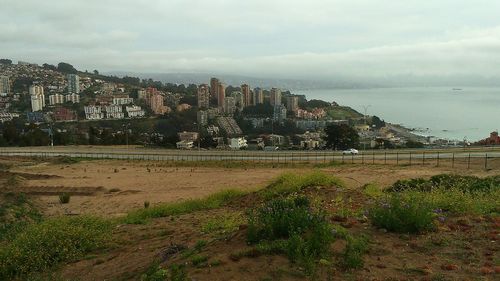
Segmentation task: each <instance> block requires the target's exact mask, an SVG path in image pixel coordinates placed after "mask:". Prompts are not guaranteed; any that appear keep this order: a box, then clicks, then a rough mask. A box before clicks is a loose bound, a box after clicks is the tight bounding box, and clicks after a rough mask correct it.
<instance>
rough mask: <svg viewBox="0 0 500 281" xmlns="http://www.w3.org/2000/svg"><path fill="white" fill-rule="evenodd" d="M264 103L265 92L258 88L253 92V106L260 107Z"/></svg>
mask: <svg viewBox="0 0 500 281" xmlns="http://www.w3.org/2000/svg"><path fill="white" fill-rule="evenodd" d="M263 103H264V90H262V89H260V88H258V89H255V91H254V92H253V99H252V104H253V105H258V104H263Z"/></svg>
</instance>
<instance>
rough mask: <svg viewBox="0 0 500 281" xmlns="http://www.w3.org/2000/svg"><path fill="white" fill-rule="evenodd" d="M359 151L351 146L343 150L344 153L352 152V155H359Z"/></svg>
mask: <svg viewBox="0 0 500 281" xmlns="http://www.w3.org/2000/svg"><path fill="white" fill-rule="evenodd" d="M358 153H359V151H358V150H357V149H354V148H349V149H347V150H344V151H342V154H351V155H358Z"/></svg>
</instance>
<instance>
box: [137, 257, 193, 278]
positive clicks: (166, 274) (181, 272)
mask: <svg viewBox="0 0 500 281" xmlns="http://www.w3.org/2000/svg"><path fill="white" fill-rule="evenodd" d="M140 280H141V281H166V280H169V281H187V280H188V279H187V274H186V269H185V266H184V265H177V264H172V265H171V266H170V268H169V269H168V270H167V269H164V268H163V267H162V266H161V265H160V263H159V262H157V261H156V262H154V263H153V264H152V265H151V266H150V267H149V268H148V270H147V271H146V272H144V274H142V275H141V279H140Z"/></svg>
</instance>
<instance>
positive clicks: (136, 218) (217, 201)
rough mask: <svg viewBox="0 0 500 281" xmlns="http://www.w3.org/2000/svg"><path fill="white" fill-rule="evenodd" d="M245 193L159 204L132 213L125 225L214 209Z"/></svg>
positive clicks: (129, 214)
mask: <svg viewBox="0 0 500 281" xmlns="http://www.w3.org/2000/svg"><path fill="white" fill-rule="evenodd" d="M245 194H246V193H244V192H242V191H239V190H225V191H221V192H218V193H214V194H212V195H210V196H208V197H206V198H203V199H191V200H186V201H183V202H178V203H167V204H160V205H156V206H154V207H150V208H147V209H146V208H144V209H139V210H135V211H132V212H130V213H128V214H127V216H126V217H125V218H124V222H125V223H129V224H143V223H146V222H147V220H148V219H151V218H160V217H167V216H172V215H182V214H187V213H191V212H195V211H202V210H209V209H215V208H218V207H221V206H223V205H224V204H226V203H227V202H229V201H231V200H233V199H234V198H238V197H241V196H243V195H245Z"/></svg>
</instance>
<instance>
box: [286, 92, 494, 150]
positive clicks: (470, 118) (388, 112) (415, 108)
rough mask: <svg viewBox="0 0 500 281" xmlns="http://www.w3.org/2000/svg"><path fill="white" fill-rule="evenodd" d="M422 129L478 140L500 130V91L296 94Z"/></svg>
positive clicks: (451, 136) (453, 137)
mask: <svg viewBox="0 0 500 281" xmlns="http://www.w3.org/2000/svg"><path fill="white" fill-rule="evenodd" d="M292 93H293V94H303V95H306V97H307V99H321V100H325V101H329V102H332V101H335V102H337V103H338V104H340V105H347V106H350V107H352V108H354V109H356V110H357V111H359V112H360V113H363V112H364V107H367V114H368V115H377V116H378V117H380V118H381V119H384V120H385V121H388V122H391V123H395V124H401V125H404V126H406V127H408V128H416V129H419V132H418V133H419V134H421V135H426V136H436V137H439V138H445V139H451V140H463V139H464V138H465V139H467V140H468V141H477V140H480V139H484V138H486V137H488V136H489V134H490V132H492V131H496V130H498V129H500V88H462V90H453V89H452V88H435V87H430V88H424V87H423V88H377V89H349V90H339V89H326V90H309V91H308V90H303V91H292Z"/></svg>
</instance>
